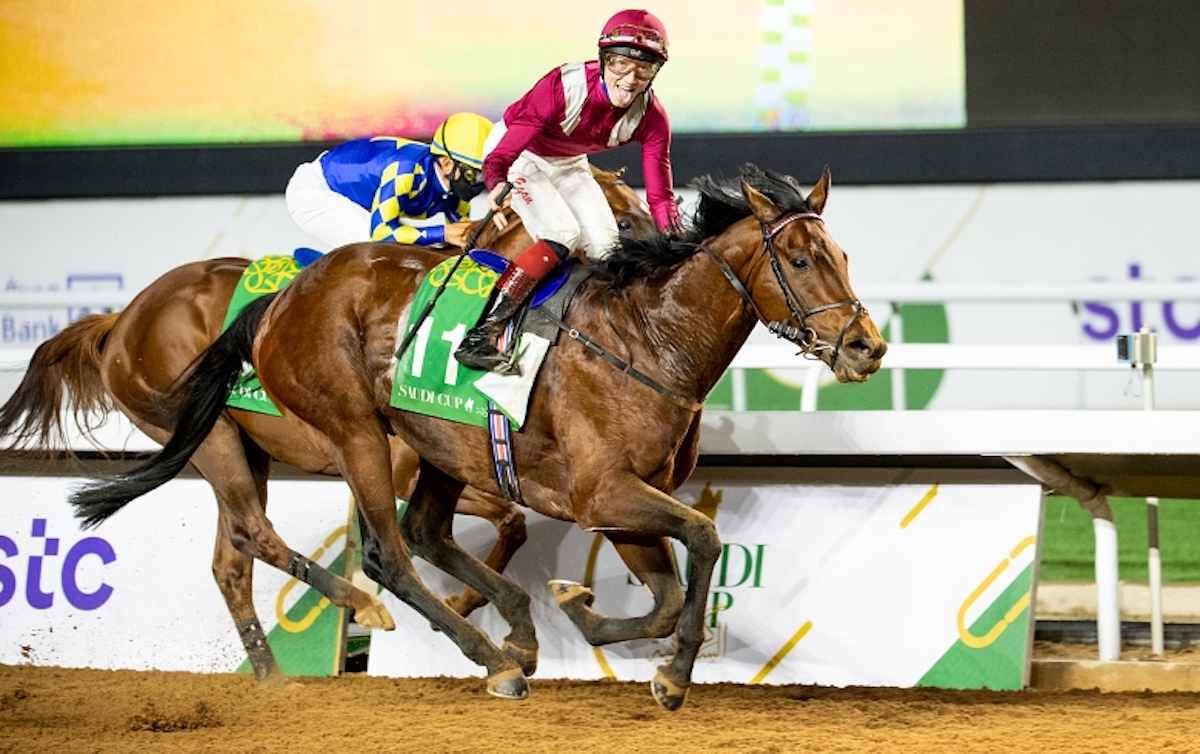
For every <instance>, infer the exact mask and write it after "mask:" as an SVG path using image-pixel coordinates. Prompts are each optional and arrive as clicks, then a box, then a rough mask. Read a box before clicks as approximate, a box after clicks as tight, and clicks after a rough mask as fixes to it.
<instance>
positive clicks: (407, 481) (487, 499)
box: [388, 436, 527, 618]
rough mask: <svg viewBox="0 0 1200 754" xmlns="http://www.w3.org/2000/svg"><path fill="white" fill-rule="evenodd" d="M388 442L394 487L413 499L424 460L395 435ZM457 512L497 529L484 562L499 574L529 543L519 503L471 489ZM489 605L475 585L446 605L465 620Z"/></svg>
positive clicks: (462, 499) (402, 497) (460, 500)
mask: <svg viewBox="0 0 1200 754" xmlns="http://www.w3.org/2000/svg"><path fill="white" fill-rule="evenodd" d="M388 441H389V443H390V447H391V454H392V484H393V485H394V486H395V488H396V496H397V497H399V498H401V499H403V500H410V499H412V493H413V489H414V488H415V486H416V482H417V476H418V473H419V471H420V466H421V459H420V457H419V456H417V453H416V451H414V450H413V449H412V448H410V447H409V446H408V445H407V444H405V443H404V442H403V441H402V440H400V439H399V438H397V437H395V436H391V437H389V438H388ZM454 512H455V513H456V514H459V515H463V516H477V517H479V518H482V519H484V520H486V521H487V522H489V523H490V524H491V525H492V526H493V527H495V529H496V542H495V544H493V545H492V549H491V551H490V552H489V553H488V554H487V557H486V558H484V561H483V562H484V563H485V564H486V565H487V566H488V568H491V569H492V570H493V571H495V572H496V573H502V572H503V571H504V569H505V567H507V566H508V562H509V561H510V560H512V556H513V555H514V554H516V552H517V550H519V549H520V548H521V546H522V545H523V544H525V540H526V538H527V533H526V529H525V513H524V512H523V511H522V510H521V508H520V506H518V505H517V504H516V503H513V502H510V501H508V500H505V499H504V498H500V497H496V496H495V495H489V494H486V493H484V492H480V491H479V490H477V489H475V488H474V487H468V488H466V489H465V490H464V491H463V494H462V495H460V496H459V498H458V504H457V507H456V508H455V509H454ZM410 544H411V543H410ZM487 602H488V601H487V599H486V598H485V597H484V596H483V595H482V594H480V593H479V591H478V590H477V589H475V588H474V587H471V586H464V587H463V590H462V592H460V593H458V594H452V595H450V596H448V597H446V604H447V605H449V606H450V608H451V609H452V610H454V612H456V613H458V614H459V615H461V616H463V617H464V618H465V617H466V616H468V615H470V614H471V613H473V612H474V611H475V610H477V609H479V608H481V607H483V606H484V605H486V604H487Z"/></svg>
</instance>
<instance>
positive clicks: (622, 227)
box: [617, 220, 633, 230]
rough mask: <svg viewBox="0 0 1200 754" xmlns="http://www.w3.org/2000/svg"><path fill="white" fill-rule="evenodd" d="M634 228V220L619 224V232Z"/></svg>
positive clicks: (623, 221)
mask: <svg viewBox="0 0 1200 754" xmlns="http://www.w3.org/2000/svg"><path fill="white" fill-rule="evenodd" d="M632 228H633V221H632V220H622V221H621V222H619V223H617V230H631V229H632Z"/></svg>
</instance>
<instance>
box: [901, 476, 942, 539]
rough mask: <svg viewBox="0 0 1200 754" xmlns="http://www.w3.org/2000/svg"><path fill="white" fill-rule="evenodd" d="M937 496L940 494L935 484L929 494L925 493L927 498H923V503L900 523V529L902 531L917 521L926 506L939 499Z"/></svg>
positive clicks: (914, 508) (915, 506) (915, 507)
mask: <svg viewBox="0 0 1200 754" xmlns="http://www.w3.org/2000/svg"><path fill="white" fill-rule="evenodd" d="M937 494H938V486H937V485H936V484H935V485H933V486H932V487H930V488H929V492H926V493H925V497H923V498H921V501H920V502H918V503H917V504H916V505H914V506H913V509H912V510H910V511H909V512H908V515H906V516H905V517H904V518H903V519H902V520H901V521H900V528H901V529H906V528H908V525H909V524H911V523H912V522H913V519H915V518H916V517H917V516H919V515H921V511H923V510H925V506H927V505H929V503H931V502H932V501H933V499H934V498H935V497H937Z"/></svg>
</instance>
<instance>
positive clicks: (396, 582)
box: [330, 410, 529, 699]
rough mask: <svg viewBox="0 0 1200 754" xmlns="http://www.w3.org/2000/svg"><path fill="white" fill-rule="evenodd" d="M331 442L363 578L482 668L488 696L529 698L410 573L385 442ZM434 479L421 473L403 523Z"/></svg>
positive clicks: (356, 435)
mask: <svg viewBox="0 0 1200 754" xmlns="http://www.w3.org/2000/svg"><path fill="white" fill-rule="evenodd" d="M345 416H353V412H352V411H348V410H347V411H345V412H344V414H343V417H345ZM344 420H345V421H349V420H346V419H344ZM370 421H371V420H368V422H369V423H370ZM330 439H331V440H332V441H333V443H334V445H335V447H336V448H337V450H338V455H339V457H340V458H339V467H340V469H341V472H342V476H343V477H344V478H345V479H346V482H347V483H349V485H350V489H351V490H352V491H353V493H354V499H355V500H356V501H357V503H358V510H359V514H360V521H362V522H363V524H364V525H363V527H362V537H363V572H364V573H365V574H366V575H367V577H368V578H370V579H372V580H374V581H375V582H376V583H378V584H380V585H382V586H383V587H384V588H386V589H388V590H389V591H391V592H392V594H394V595H396V596H397V597H398V598H399V599H400V600H402V601H403V602H404V603H405V604H407V605H409V606H410V607H412V608H413V609H414V610H416V611H417V612H418V613H419V614H421V615H422V616H424V617H425V619H426V620H428V621H430V622H431V623H433V624H434V626H435V627H436V628H437V629H438V630H440V631H441V632H442V633H444V634H445V635H446V636H447V637H449V638H450V640H451V641H453V642H454V643H455V644H456V645H458V648H459V649H460V650H461V651H462V653H463V654H464V655H465V656H466V657H467V658H468V659H469V660H471V661H472V662H474V663H475V664H477V665H482V666H483V667H484V668H486V669H487V672H488V693H490V694H492V695H494V696H498V697H502V698H506V699H524V698H525V697H527V696H529V681H527V680H526V679H525V676H524V674H523V673H522V671H521V668H520V666H519V665H518V664H517V662H516V661H515V660H513V659H512V658H511V657H509V656H508V655H507V654H505V653H504V652H502V651H501V650H500V649H499V648H497V647H496V646H495V645H494V644H492V641H491V639H489V638H488V636H487V634H485V633H484V632H483V631H481V630H480V629H479V628H477V627H476V626H473V625H471V623H469V622H468V621H467V620H466V619H465V618H463V617H462V616H461V615H459V614H458V613H456V612H454V611H453V610H451V609H450V607H449V606H448V605H447V604H446V603H445V602H443V601H442V600H441V599H440V598H439V597H438V596H437V595H435V594H434V593H433V592H431V591H430V590H429V589H428V588H427V587H426V586H425V585H424V584H423V583H422V582H421V579H420V577H419V576H418V575H417V572H416V570H415V569H414V568H413V564H412V558H411V556H410V554H409V548H408V545H407V544H406V543H405V541H404V537H403V536H401V533H400V524H399V522H397V521H396V503H395V500H396V497H395V486H394V484H393V481H392V475H391V466H390V463H389V461H390V458H389V454H388V445H387V439H386V437H385V436H383V435H378V436H376V435H375V434H373V433H370V432H361V431H355V428H354V427H353V425H351V426H350V427H349V428H348V434H347V436H345V437H343V438H340V439H339V438H336V437H333V436H331V437H330ZM429 468H432V467H429ZM437 476H438V475H437V474H432V473H431V474H426V473H425V468H422V473H421V474H420V475H419V477H418V479H417V486H416V488H415V490H414V491H413V495H412V500H411V501H410V503H409V508H408V513H406V514H405V518H406V519H407V518H408V516H410V515H412V512H413V511H414V510H420V509H421V507H422V506H423V504H424V501H425V500H426V499H427V498H430V495H429V493H428V492H427V490H428V489H429V488H430V487H431V486H433V485H434V483H435V482H436V481H437V479H436V477H437ZM459 491H461V486H459V488H458V489H455V490H454V496H453V497H452V498H451V499H450V502H449V503H447V504H446V506H447V507H448V508H450V510H451V511H452V510H453V500H454V498H456V497H457V496H458V492H459ZM431 499H434V500H435V502H433V503H431V504H433V505H436V504H437V503H436V495H434V496H433V497H432V498H431ZM447 515H450V514H449V513H448V514H447Z"/></svg>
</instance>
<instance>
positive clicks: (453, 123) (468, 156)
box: [429, 113, 492, 170]
mask: <svg viewBox="0 0 1200 754" xmlns="http://www.w3.org/2000/svg"><path fill="white" fill-rule="evenodd" d="M491 132H492V122H491V121H490V120H488V119H487V118H485V117H483V116H482V115H476V114H475V113H455V114H454V115H451V116H450V117H449V118H446V120H445V122H444V123H442V125H440V126H438V129H437V131H436V132H434V135H433V143H432V144H430V145H429V151H430V152H433V153H434V154H436V155H446V156H447V157H449V158H450V159H452V160H455V161H456V162H461V163H462V164H464V165H468V166H470V167H473V168H475V169H476V170H479V169H481V168H482V167H483V143H484V142H485V141H487V137H488V134H490V133H491Z"/></svg>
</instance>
